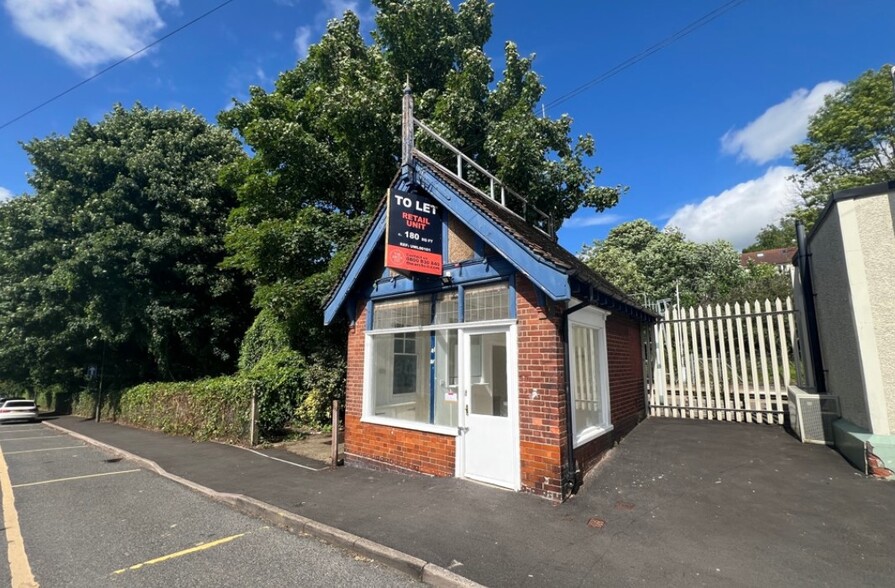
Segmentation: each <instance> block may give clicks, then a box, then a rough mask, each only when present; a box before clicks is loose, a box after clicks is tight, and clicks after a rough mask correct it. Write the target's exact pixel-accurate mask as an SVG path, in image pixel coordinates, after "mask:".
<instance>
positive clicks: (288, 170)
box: [219, 0, 621, 354]
mask: <svg viewBox="0 0 895 588" xmlns="http://www.w3.org/2000/svg"><path fill="white" fill-rule="evenodd" d="M373 4H374V6H375V7H376V8H377V10H378V12H377V15H376V28H375V30H374V31H373V32H372V37H373V42H372V43H370V44H368V43H366V42H365V41H364V38H363V36H362V35H361V32H360V27H359V21H358V18H357V17H356V16H355V15H354V14H352V13H351V12H346V13H345V15H344V17H343V18H341V19H337V20H333V21H330V23H329V25H328V28H327V31H326V33H325V34H324V36H323V38H322V39H321V40H320V42H319V43H317V44H316V45H313V46H312V47H311V48H310V50H309V52H308V56H307V58H305V59H303V60H301V61H300V62H299V63H298V64H297V65H296V67H295V68H294V69H292V70H290V71H287V72H285V73H283V74H281V75H280V77H279V78H278V80H277V81H276V85H275V87H274V89H273V90H272V91H270V92H266V91H264V90H262V89H260V88H257V87H253V88H252V89H251V92H250V95H251V98H250V99H249V100H248V101H247V102H237V103H236V104H235V105H234V107H233V108H232V109H230V110H228V111H226V112H223V113H221V114H220V115H219V121H220V124H221V125H222V126H224V127H227V128H229V129H232V130H234V131H235V132H236V133H238V135H239V136H241V137H242V138H243V140H244V141H245V143H246V144H247V145H248V146H249V147H251V149H252V151H253V153H254V156H253V157H252V158H251V159H248V160H244V161H239V162H237V163H235V164H233V165H232V166H230V168H229V169H228V170H227V172H226V174H225V178H226V180H227V182H228V184H229V185H231V186H233V187H234V188H235V190H236V192H237V195H238V197H239V205H238V207H237V208H236V209H235V210H234V212H233V214H232V216H231V219H230V234H229V236H228V240H227V244H228V248H229V251H230V257H229V259H228V262H227V263H228V264H229V265H230V266H232V267H237V268H240V269H243V270H245V271H246V272H248V273H249V274H250V275H251V276H252V278H253V280H254V285H255V288H256V289H255V305H256V306H257V307H258V308H261V309H265V310H266V311H267V312H270V313H272V314H273V315H275V316H276V317H278V318H279V320H281V321H283V322H284V324H287V325H289V326H290V328H289V333H290V337H291V340H292V345H293V346H294V347H295V348H296V349H298V350H299V351H301V352H302V353H305V354H309V353H315V352H318V351H320V350H325V349H338V348H340V347H341V346H342V345H343V343H344V341H343V335H342V333H341V332H339V331H338V330H334V329H330V330H328V331H324V330H323V329H322V325H321V322H322V319H321V313H320V304H321V302H322V299H323V297H324V296H325V294H326V292H327V290H328V288H329V287H330V286H331V285H332V284H333V282H334V280H335V278H336V276H337V275H338V271H339V269H340V268H341V267H342V264H343V263H344V258H345V256H346V255H347V253H348V252H349V251H350V249H351V247H352V246H353V245H354V243H355V242H356V239H357V237H358V235H359V232H360V230H362V228H363V227H364V226H365V224H366V222H367V221H368V219H369V214H370V213H371V212H372V211H373V210H374V209H375V207H376V206H377V205H378V203H379V202H380V200H381V199H382V197H383V195H384V192H385V189H386V188H387V186H388V185H389V182H390V181H391V180H392V178H393V177H394V175H395V173H396V172H397V170H398V159H399V154H400V115H401V95H402V87H403V85H404V83H405V80H409V82H410V85H411V86H412V88H413V92H414V96H415V99H416V116H417V117H418V118H420V119H422V120H425V121H426V122H427V123H429V124H430V125H431V126H432V127H434V128H435V129H436V131H437V132H438V133H440V134H441V135H442V136H444V137H445V138H446V139H448V140H449V141H450V142H452V143H453V144H454V145H456V146H457V147H459V148H460V149H461V150H463V151H464V152H465V153H466V154H467V155H469V156H470V157H472V158H473V159H475V160H476V161H477V162H479V163H480V164H481V165H482V166H484V167H485V168H486V169H489V170H490V171H492V172H493V173H495V174H496V175H497V176H498V177H500V178H501V179H503V180H504V181H505V182H507V184H508V185H510V186H511V187H513V188H514V189H516V190H517V191H519V192H521V193H523V194H526V195H527V196H528V197H529V198H530V200H531V201H532V202H533V203H534V204H535V205H536V206H538V207H539V208H541V209H542V210H545V211H547V212H549V213H550V214H551V215H553V216H554V217H555V219H556V221H557V224H558V223H559V222H560V221H562V220H564V219H565V218H568V217H569V216H571V214H572V213H574V211H575V210H576V209H577V208H578V207H579V206H590V207H593V208H596V209H597V210H603V209H605V208H608V207H611V206H613V205H615V204H616V202H617V201H618V198H619V195H620V193H621V189H620V188H618V187H615V188H606V187H600V186H598V185H597V184H596V178H597V176H598V174H599V173H600V169H599V168H598V167H594V166H591V165H589V164H588V163H587V160H588V158H589V157H590V156H591V155H592V154H593V152H594V141H593V138H592V137H590V136H589V135H583V136H581V137H577V138H574V139H573V138H572V137H571V125H572V120H571V118H569V117H568V116H566V115H563V116H560V117H559V118H557V119H551V118H547V117H543V116H540V113H538V112H537V109H536V106H537V104H538V103H539V101H540V99H541V96H542V94H543V92H544V86H543V85H542V83H541V81H540V78H539V77H538V75H537V74H536V73H535V72H534V70H533V69H532V58H530V57H529V58H527V57H522V56H520V55H519V52H518V50H517V48H516V46H515V45H514V44H512V43H507V44H506V45H505V47H504V59H505V68H504V71H503V75H502V76H501V79H500V80H499V81H497V83H496V84H495V83H494V79H495V75H494V71H493V69H492V66H491V60H490V58H489V57H488V56H487V55H486V54H485V51H484V46H485V43H486V42H487V41H488V40H489V38H490V37H491V18H492V12H491V11H492V6H491V5H490V4H489V3H488V2H487V1H486V0H467V1H466V2H463V3H461V4H460V5H459V6H458V8H457V9H456V10H455V9H454V8H453V7H452V6H451V3H450V2H448V0H373ZM420 145H421V146H422V148H423V149H424V150H426V151H427V152H430V153H431V154H432V155H433V156H435V157H440V156H443V155H444V154H443V153H441V152H440V151H439V146H438V145H437V144H433V143H427V142H425V141H421V143H420Z"/></svg>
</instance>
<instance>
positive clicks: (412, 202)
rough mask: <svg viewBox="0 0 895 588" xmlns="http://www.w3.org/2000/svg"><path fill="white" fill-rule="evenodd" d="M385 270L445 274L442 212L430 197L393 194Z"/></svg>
mask: <svg viewBox="0 0 895 588" xmlns="http://www.w3.org/2000/svg"><path fill="white" fill-rule="evenodd" d="M385 267H388V268H391V269H394V270H398V271H402V272H417V273H421V274H433V275H438V276H440V275H441V210H440V206H439V205H438V204H436V203H435V202H434V201H433V200H432V199H431V198H429V197H428V196H425V195H423V194H413V193H410V192H401V191H398V190H391V191H390V192H389V195H388V226H387V228H386V237H385Z"/></svg>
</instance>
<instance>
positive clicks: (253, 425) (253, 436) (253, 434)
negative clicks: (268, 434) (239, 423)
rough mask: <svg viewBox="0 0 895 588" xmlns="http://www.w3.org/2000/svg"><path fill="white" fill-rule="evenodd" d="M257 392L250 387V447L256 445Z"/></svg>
mask: <svg viewBox="0 0 895 588" xmlns="http://www.w3.org/2000/svg"><path fill="white" fill-rule="evenodd" d="M258 437H259V435H258V392H257V391H256V390H255V388H254V387H253V388H252V422H251V424H250V426H249V442H250V443H251V444H252V447H254V446H255V445H258V441H259V439H258Z"/></svg>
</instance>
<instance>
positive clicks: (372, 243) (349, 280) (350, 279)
mask: <svg viewBox="0 0 895 588" xmlns="http://www.w3.org/2000/svg"><path fill="white" fill-rule="evenodd" d="M383 235H385V209H382V211H380V213H379V214H378V215H377V216H376V218H375V219H373V229H372V230H371V231H370V232H369V233H367V237H366V239H364V241H363V243H361V244H360V247H359V249H358V251H357V252H356V253H355V255H354V257H353V258H352V259H351V262H350V263H349V264H348V271H347V272H346V273H345V276H344V277H343V278H342V281H341V282H340V283H339V287H338V289H337V290H336V292H335V294H333V296H332V298H330V300H329V303H328V304H327V305H326V307H325V308H324V309H323V324H324V325H328V324H330V323H331V322H332V321H333V319H334V318H336V314H338V312H339V309H340V308H342V305H343V304H344V303H345V299H346V298H347V297H348V293H349V292H350V291H351V288H352V287H353V286H354V282H355V281H356V280H357V278H358V276H360V273H361V272H362V271H363V269H364V266H365V265H367V261H368V260H369V259H370V255H371V254H372V253H373V250H374V249H376V245H378V244H379V243H380V242H381V241H382V237H383Z"/></svg>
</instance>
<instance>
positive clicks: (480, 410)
mask: <svg viewBox="0 0 895 588" xmlns="http://www.w3.org/2000/svg"><path fill="white" fill-rule="evenodd" d="M469 352H470V357H469V362H470V384H469V412H470V413H471V414H477V415H484V416H496V417H506V416H507V415H508V412H509V411H508V406H507V384H508V377H507V341H506V333H486V334H482V335H470V336H469ZM476 372H478V373H476Z"/></svg>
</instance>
